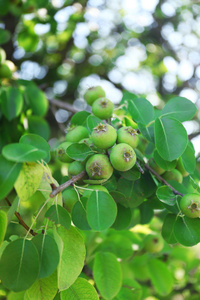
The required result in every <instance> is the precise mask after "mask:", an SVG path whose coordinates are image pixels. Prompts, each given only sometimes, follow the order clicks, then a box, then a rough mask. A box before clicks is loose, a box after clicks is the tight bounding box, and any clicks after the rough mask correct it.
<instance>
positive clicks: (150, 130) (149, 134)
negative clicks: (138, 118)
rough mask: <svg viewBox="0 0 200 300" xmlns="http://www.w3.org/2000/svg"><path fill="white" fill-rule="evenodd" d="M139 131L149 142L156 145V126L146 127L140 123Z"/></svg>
mask: <svg viewBox="0 0 200 300" xmlns="http://www.w3.org/2000/svg"><path fill="white" fill-rule="evenodd" d="M138 129H139V130H140V132H141V134H142V135H143V136H144V137H145V138H146V139H147V140H148V141H149V142H151V143H154V124H152V125H150V126H145V125H144V124H143V123H140V122H139V123H138Z"/></svg>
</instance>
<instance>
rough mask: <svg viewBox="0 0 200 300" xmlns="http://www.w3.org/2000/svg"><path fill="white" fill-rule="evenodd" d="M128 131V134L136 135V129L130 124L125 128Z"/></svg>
mask: <svg viewBox="0 0 200 300" xmlns="http://www.w3.org/2000/svg"><path fill="white" fill-rule="evenodd" d="M125 130H126V131H127V132H128V133H130V135H132V136H135V135H138V132H137V130H135V129H134V128H132V127H131V126H129V127H128V128H126V129H125Z"/></svg>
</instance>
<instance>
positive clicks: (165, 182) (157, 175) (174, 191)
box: [144, 164, 184, 197]
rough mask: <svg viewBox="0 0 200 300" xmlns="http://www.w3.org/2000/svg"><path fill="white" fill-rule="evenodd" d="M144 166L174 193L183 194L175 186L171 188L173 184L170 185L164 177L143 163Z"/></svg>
mask: <svg viewBox="0 0 200 300" xmlns="http://www.w3.org/2000/svg"><path fill="white" fill-rule="evenodd" d="M144 166H145V168H146V169H147V170H149V171H150V172H151V173H152V174H154V175H155V176H156V177H157V178H158V179H159V180H160V181H161V182H162V183H164V184H165V185H167V186H168V187H169V188H170V189H171V190H172V192H173V193H174V195H179V196H182V197H183V196H184V194H182V193H179V192H178V191H177V190H176V189H175V188H173V186H171V184H169V183H168V182H167V181H166V180H165V179H164V178H162V177H161V176H160V175H159V174H158V173H157V172H156V171H154V170H153V169H152V168H151V167H150V166H149V165H147V164H144Z"/></svg>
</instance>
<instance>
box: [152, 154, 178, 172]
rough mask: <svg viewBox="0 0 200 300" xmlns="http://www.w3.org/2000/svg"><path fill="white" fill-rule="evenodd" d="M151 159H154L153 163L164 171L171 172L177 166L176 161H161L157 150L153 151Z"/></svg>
mask: <svg viewBox="0 0 200 300" xmlns="http://www.w3.org/2000/svg"><path fill="white" fill-rule="evenodd" d="M153 158H154V160H155V162H156V163H157V165H158V166H159V167H160V168H162V169H164V170H166V171H171V170H173V169H174V168H175V167H176V164H177V160H172V161H168V160H165V159H163V158H162V157H161V156H160V155H159V153H158V151H157V150H155V151H154V153H153Z"/></svg>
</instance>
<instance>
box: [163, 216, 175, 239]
mask: <svg viewBox="0 0 200 300" xmlns="http://www.w3.org/2000/svg"><path fill="white" fill-rule="evenodd" d="M176 218H177V216H176V215H172V214H168V215H166V217H165V219H164V223H163V227H162V236H163V238H164V239H165V241H166V242H167V243H168V244H175V243H176V242H177V240H176V238H175V235H174V223H175V222H176Z"/></svg>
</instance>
